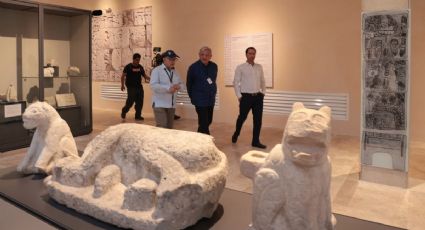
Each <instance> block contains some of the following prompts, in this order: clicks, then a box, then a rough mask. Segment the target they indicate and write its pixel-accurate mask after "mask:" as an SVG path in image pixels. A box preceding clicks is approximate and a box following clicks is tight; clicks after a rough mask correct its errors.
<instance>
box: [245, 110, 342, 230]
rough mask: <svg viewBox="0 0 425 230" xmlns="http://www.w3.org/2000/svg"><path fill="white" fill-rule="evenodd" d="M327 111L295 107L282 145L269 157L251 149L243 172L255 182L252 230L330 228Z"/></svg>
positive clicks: (333, 222)
mask: <svg viewBox="0 0 425 230" xmlns="http://www.w3.org/2000/svg"><path fill="white" fill-rule="evenodd" d="M330 120H331V109H330V108H329V107H327V106H324V107H322V108H321V109H319V110H313V109H307V108H305V107H304V105H303V104H302V103H295V104H294V105H293V111H292V113H291V114H290V116H289V118H288V122H287V124H286V128H285V131H284V134H283V140H282V144H279V145H276V146H275V147H274V148H273V149H272V151H271V152H270V153H269V154H267V153H264V152H259V151H250V152H248V153H246V154H245V155H244V156H243V157H242V159H241V171H242V173H243V174H244V175H246V176H248V177H250V178H252V179H254V196H253V212H252V226H251V229H255V230H275V229H276V230H277V229H279V230H282V229H283V230H331V229H333V228H334V225H335V223H336V221H335V219H334V217H333V215H332V213H331V200H330V179H331V163H330V159H329V157H328V145H329V142H330V138H331V133H330Z"/></svg>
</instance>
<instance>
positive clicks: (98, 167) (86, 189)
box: [45, 124, 228, 230]
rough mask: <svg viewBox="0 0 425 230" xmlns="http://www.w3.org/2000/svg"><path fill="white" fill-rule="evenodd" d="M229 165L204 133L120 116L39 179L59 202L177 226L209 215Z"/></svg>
mask: <svg viewBox="0 0 425 230" xmlns="http://www.w3.org/2000/svg"><path fill="white" fill-rule="evenodd" d="M227 165H228V164H227V158H226V156H225V155H224V153H223V152H221V151H220V150H218V149H217V147H216V146H215V144H214V141H213V138H212V137H211V136H209V135H205V134H200V133H194V132H187V131H179V130H170V129H163V128H157V127H153V126H147V125H141V124H119V125H116V126H112V127H109V128H108V129H106V130H105V131H103V132H102V133H100V134H99V135H98V136H97V137H95V138H94V139H93V140H92V141H91V142H90V143H89V144H88V145H87V147H86V149H85V150H84V153H83V156H82V157H81V159H80V160H78V161H73V162H71V163H69V162H68V161H67V160H66V158H65V159H62V160H61V162H59V163H58V164H57V165H56V166H55V168H54V169H53V173H52V176H50V177H47V178H46V180H45V184H46V185H47V188H48V193H49V195H50V196H51V197H52V198H53V199H55V200H56V201H58V202H59V203H62V204H65V205H66V206H68V207H71V208H73V209H76V210H77V211H79V212H82V213H85V214H88V215H91V216H93V217H95V218H98V219H101V220H103V221H105V222H109V223H112V224H115V225H118V226H120V227H124V228H132V229H143V230H152V229H183V228H185V227H187V226H190V225H193V224H195V223H196V222H197V221H198V220H199V219H201V218H202V217H211V216H212V214H213V213H214V211H215V209H216V207H217V205H218V200H219V198H220V196H221V193H222V192H223V189H224V186H225V182H226V175H227V168H228V166H227Z"/></svg>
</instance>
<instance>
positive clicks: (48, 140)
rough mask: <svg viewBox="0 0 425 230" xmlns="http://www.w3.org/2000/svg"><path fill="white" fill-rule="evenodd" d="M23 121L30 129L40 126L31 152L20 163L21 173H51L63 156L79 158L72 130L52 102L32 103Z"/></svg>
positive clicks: (32, 142)
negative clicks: (50, 103)
mask: <svg viewBox="0 0 425 230" xmlns="http://www.w3.org/2000/svg"><path fill="white" fill-rule="evenodd" d="M22 120H23V122H24V127H25V128H26V129H34V128H36V131H35V133H34V136H33V138H32V141H31V145H30V147H29V149H28V152H27V154H26V155H25V157H24V159H23V160H22V161H21V163H20V164H19V165H18V168H17V171H18V172H21V173H25V174H29V173H46V174H50V173H51V171H52V168H53V166H54V165H55V164H56V162H57V161H58V160H59V159H61V158H64V157H67V160H70V161H71V160H76V159H78V151H77V146H76V144H75V141H74V138H73V137H72V133H71V130H70V129H69V126H68V124H67V123H66V121H64V120H63V119H62V118H61V117H60V116H59V114H58V112H57V111H56V109H55V108H53V107H52V106H51V105H49V104H48V103H46V102H35V103H32V104H31V105H30V106H28V108H27V109H26V110H25V112H24V114H23V115H22Z"/></svg>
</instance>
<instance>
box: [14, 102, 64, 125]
mask: <svg viewBox="0 0 425 230" xmlns="http://www.w3.org/2000/svg"><path fill="white" fill-rule="evenodd" d="M57 116H59V114H58V113H57V112H56V110H55V109H54V108H53V107H52V106H51V105H49V104H48V103H46V102H34V103H32V104H30V105H29V106H28V107H27V108H26V109H25V112H24V114H23V115H22V120H23V122H24V127H25V128H26V129H33V128H37V127H39V126H40V125H42V124H47V123H49V121H50V120H51V119H52V118H56V117H57Z"/></svg>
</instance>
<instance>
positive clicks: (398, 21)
mask: <svg viewBox="0 0 425 230" xmlns="http://www.w3.org/2000/svg"><path fill="white" fill-rule="evenodd" d="M408 17H409V13H408V12H407V11H402V12H377V13H367V14H364V15H363V26H362V28H363V42H364V43H363V44H364V45H363V50H362V52H363V54H364V55H363V82H364V83H363V95H362V98H363V105H362V106H363V118H362V120H363V127H362V132H363V137H362V164H365V165H372V166H375V167H383V168H389V169H398V170H406V167H405V166H406V156H405V154H406V153H407V147H406V143H405V142H406V137H407V136H406V131H407V110H408V108H407V103H406V100H407V98H406V97H407V93H408V92H407V86H408V77H409V76H408V53H407V52H408V42H409V40H408V23H409V20H408ZM384 158H385V159H386V160H384V161H383V160H382V159H384ZM388 159H389V161H388Z"/></svg>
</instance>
